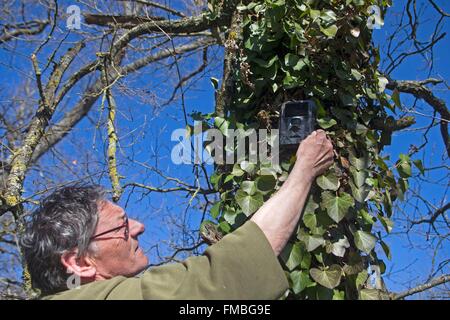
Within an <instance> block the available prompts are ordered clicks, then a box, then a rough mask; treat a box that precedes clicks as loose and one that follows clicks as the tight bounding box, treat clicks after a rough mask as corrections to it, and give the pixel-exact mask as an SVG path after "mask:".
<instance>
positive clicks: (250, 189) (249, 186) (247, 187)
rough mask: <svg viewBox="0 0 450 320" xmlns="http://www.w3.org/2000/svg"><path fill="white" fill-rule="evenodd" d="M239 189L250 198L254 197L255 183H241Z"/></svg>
mask: <svg viewBox="0 0 450 320" xmlns="http://www.w3.org/2000/svg"><path fill="white" fill-rule="evenodd" d="M241 189H242V190H244V191H245V192H246V193H247V194H248V195H250V196H252V195H254V194H255V193H256V185H255V181H244V182H242V184H241Z"/></svg>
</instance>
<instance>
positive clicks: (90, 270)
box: [61, 249, 97, 279]
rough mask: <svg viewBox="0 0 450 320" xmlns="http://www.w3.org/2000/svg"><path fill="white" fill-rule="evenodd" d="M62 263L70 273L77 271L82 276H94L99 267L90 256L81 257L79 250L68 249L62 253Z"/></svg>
mask: <svg viewBox="0 0 450 320" xmlns="http://www.w3.org/2000/svg"><path fill="white" fill-rule="evenodd" d="M61 263H62V265H63V266H64V267H65V268H66V269H67V272H68V273H75V274H76V275H77V276H79V277H80V278H82V279H83V278H85V279H86V278H87V279H89V278H94V277H95V274H96V273H97V268H96V267H95V264H94V263H93V261H92V259H90V258H89V257H84V256H83V257H79V256H78V250H77V249H74V250H71V251H66V252H64V253H63V254H62V255H61Z"/></svg>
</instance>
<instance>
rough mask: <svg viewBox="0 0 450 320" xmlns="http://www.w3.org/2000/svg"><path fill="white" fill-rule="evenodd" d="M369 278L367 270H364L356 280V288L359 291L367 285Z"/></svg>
mask: <svg viewBox="0 0 450 320" xmlns="http://www.w3.org/2000/svg"><path fill="white" fill-rule="evenodd" d="M367 278H369V273H368V272H367V270H362V271H361V272H360V273H358V275H357V276H356V279H355V284H356V288H357V289H358V290H359V289H360V288H362V287H363V285H364V284H365V283H366V281H367Z"/></svg>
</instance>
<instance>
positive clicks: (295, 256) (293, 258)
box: [286, 243, 302, 271]
mask: <svg viewBox="0 0 450 320" xmlns="http://www.w3.org/2000/svg"><path fill="white" fill-rule="evenodd" d="M301 262H302V255H301V248H300V245H299V244H298V243H295V244H294V245H292V248H291V252H290V253H289V258H288V259H287V261H286V267H287V268H288V269H289V271H291V270H294V269H295V268H296V267H297V266H298V265H300V263H301Z"/></svg>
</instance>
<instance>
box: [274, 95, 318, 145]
mask: <svg viewBox="0 0 450 320" xmlns="http://www.w3.org/2000/svg"><path fill="white" fill-rule="evenodd" d="M315 125H316V105H315V103H314V101H312V100H301V101H287V102H285V103H283V105H282V106H281V115H280V123H279V134H280V145H298V144H299V143H300V142H301V141H302V140H303V139H305V138H306V137H307V136H308V135H309V134H310V133H311V132H313V131H314V129H315Z"/></svg>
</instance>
